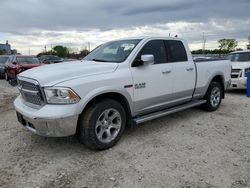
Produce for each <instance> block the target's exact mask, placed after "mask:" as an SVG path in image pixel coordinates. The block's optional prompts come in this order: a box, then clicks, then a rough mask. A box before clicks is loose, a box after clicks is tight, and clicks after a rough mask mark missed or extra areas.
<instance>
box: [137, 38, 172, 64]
mask: <svg viewBox="0 0 250 188" xmlns="http://www.w3.org/2000/svg"><path fill="white" fill-rule="evenodd" d="M148 54H152V55H154V58H155V64H160V63H166V62H167V55H166V50H165V45H164V42H163V40H151V41H149V42H147V43H146V44H145V45H144V46H143V48H142V49H141V51H140V52H139V53H138V54H137V57H136V59H140V58H141V56H142V55H148Z"/></svg>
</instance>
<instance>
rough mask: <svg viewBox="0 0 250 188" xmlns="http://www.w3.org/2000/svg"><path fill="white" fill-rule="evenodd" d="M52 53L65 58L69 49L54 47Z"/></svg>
mask: <svg viewBox="0 0 250 188" xmlns="http://www.w3.org/2000/svg"><path fill="white" fill-rule="evenodd" d="M53 51H54V52H55V53H56V55H58V56H59V57H67V55H68V54H69V49H68V48H67V47H64V46H55V47H53Z"/></svg>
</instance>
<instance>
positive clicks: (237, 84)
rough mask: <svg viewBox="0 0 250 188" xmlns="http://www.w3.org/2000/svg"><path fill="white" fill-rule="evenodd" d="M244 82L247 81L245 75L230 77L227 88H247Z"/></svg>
mask: <svg viewBox="0 0 250 188" xmlns="http://www.w3.org/2000/svg"><path fill="white" fill-rule="evenodd" d="M246 83H247V78H246V77H241V78H232V79H231V85H230V87H229V89H246V88H247V86H246Z"/></svg>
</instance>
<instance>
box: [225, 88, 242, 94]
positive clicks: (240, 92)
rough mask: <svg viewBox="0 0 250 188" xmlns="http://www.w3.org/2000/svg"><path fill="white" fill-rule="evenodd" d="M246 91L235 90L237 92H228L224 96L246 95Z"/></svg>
mask: <svg viewBox="0 0 250 188" xmlns="http://www.w3.org/2000/svg"><path fill="white" fill-rule="evenodd" d="M246 93H247V91H246V90H245V89H237V90H228V91H226V94H233V95H246Z"/></svg>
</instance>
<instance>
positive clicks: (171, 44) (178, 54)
mask: <svg viewBox="0 0 250 188" xmlns="http://www.w3.org/2000/svg"><path fill="white" fill-rule="evenodd" d="M165 44H166V47H167V54H168V62H182V61H187V53H186V49H185V47H184V45H183V43H182V42H181V41H177V40H166V41H165Z"/></svg>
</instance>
